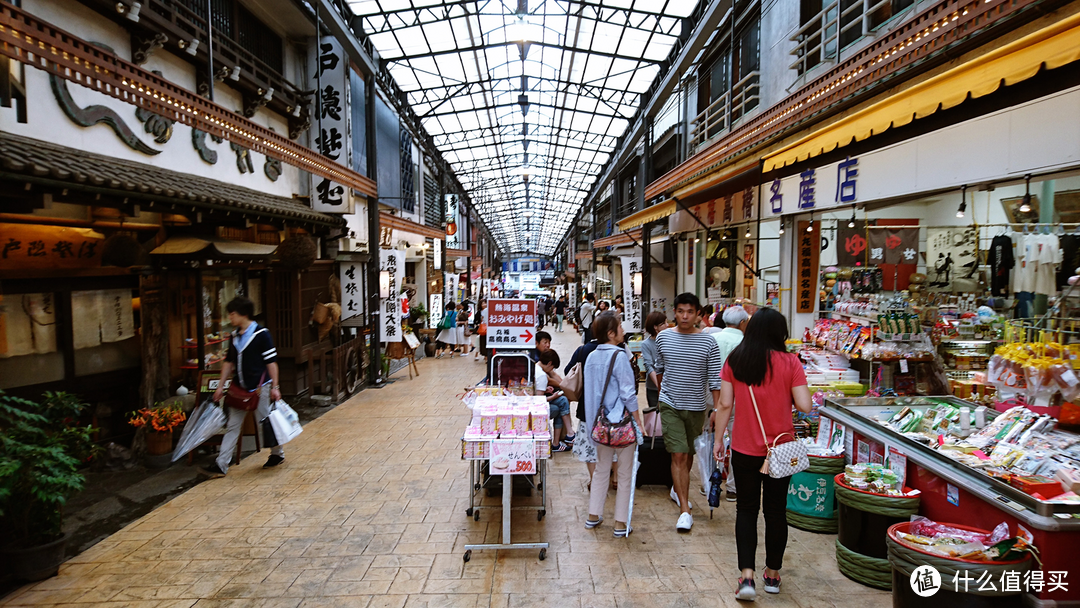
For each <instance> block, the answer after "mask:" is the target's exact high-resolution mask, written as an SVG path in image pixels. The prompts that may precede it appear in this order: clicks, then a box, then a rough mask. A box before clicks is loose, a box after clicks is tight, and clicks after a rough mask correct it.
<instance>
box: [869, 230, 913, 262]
mask: <svg viewBox="0 0 1080 608" xmlns="http://www.w3.org/2000/svg"><path fill="white" fill-rule="evenodd" d="M869 233H870V238H869V239H868V240H867V244H866V246H867V249H868V250H869V251H870V256H869V259H870V263H871V264H917V263H918V256H919V229H918V228H876V229H870V230H869Z"/></svg>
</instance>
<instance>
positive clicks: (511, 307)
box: [487, 300, 536, 348]
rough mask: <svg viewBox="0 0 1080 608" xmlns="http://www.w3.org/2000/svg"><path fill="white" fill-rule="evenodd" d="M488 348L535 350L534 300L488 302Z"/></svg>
mask: <svg viewBox="0 0 1080 608" xmlns="http://www.w3.org/2000/svg"><path fill="white" fill-rule="evenodd" d="M487 325H488V334H487V343H488V346H489V347H495V348H499V347H502V348H536V301H535V300H488V319H487Z"/></svg>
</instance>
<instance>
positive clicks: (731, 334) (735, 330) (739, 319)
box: [713, 306, 750, 502]
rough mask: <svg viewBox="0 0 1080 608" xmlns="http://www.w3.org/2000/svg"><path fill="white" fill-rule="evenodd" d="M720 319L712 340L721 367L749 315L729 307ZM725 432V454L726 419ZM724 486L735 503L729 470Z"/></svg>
mask: <svg viewBox="0 0 1080 608" xmlns="http://www.w3.org/2000/svg"><path fill="white" fill-rule="evenodd" d="M721 318H722V319H723V320H724V329H723V330H722V331H720V332H719V333H715V334H713V338H715V339H716V344H717V345H718V346H719V347H720V365H721V367H723V364H724V363H725V362H727V358H728V355H729V354H731V351H733V350H735V347H736V346H738V345H739V344H740V343H741V342H742V339H743V331H744V330H745V329H746V324H747V322H749V321H750V313H748V312H746V309H745V308H743V307H742V306H729V307H728V308H726V309H724V312H723V314H722V315H721ZM727 431H728V432H727V435H728V436H727V440H726V441H725V453H730V452H728V450H729V449H730V447H731V419H728V428H727ZM726 485H727V500H728V502H735V476H734V475H732V474H731V473H730V470H729V472H728V476H727V483H726Z"/></svg>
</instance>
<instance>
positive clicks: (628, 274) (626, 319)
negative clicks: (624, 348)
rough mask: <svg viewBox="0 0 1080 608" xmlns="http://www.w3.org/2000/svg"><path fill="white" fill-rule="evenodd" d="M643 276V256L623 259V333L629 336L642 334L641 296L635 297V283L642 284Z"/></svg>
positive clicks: (624, 257)
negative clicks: (624, 307) (624, 309)
mask: <svg viewBox="0 0 1080 608" xmlns="http://www.w3.org/2000/svg"><path fill="white" fill-rule="evenodd" d="M640 275H641V256H633V257H631V256H623V257H622V283H623V290H622V296H623V304H624V305H625V306H626V312H625V313H624V314H623V323H622V326H623V331H625V332H626V333H628V334H640V333H641V331H642V328H641V322H642V318H641V296H635V295H634V281H635V280H637V282H638V283H639V284H640V282H641V281H642V280H643V279H644V277H643V276H640Z"/></svg>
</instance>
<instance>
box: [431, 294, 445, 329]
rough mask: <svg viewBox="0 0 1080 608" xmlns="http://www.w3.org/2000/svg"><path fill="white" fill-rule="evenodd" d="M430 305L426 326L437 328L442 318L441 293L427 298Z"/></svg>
mask: <svg viewBox="0 0 1080 608" xmlns="http://www.w3.org/2000/svg"><path fill="white" fill-rule="evenodd" d="M428 300H430V302H431V305H430V307H429V309H428V326H429V327H432V328H434V327H438V325H439V323H440V322H441V321H442V318H443V298H442V294H441V293H433V294H431V295H430V296H428Z"/></svg>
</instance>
